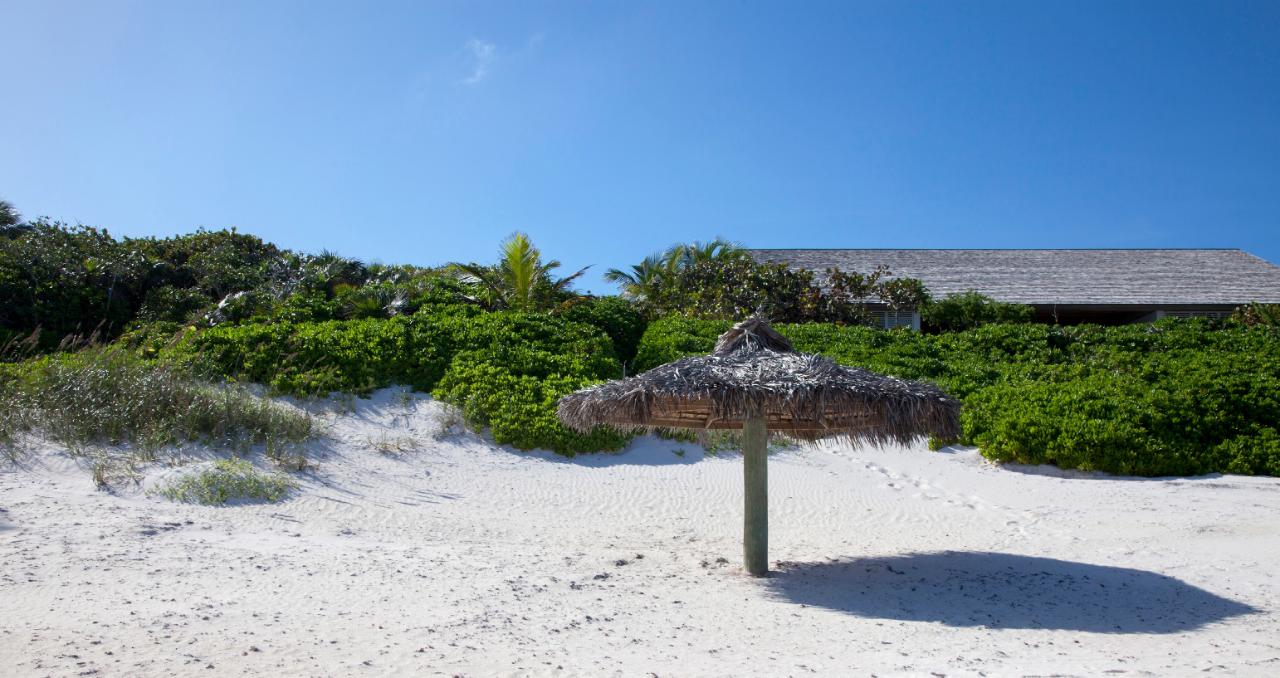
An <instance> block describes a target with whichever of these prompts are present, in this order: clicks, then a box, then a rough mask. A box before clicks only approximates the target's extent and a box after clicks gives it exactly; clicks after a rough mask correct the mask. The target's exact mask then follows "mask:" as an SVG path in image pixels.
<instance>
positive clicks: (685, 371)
mask: <svg viewBox="0 0 1280 678" xmlns="http://www.w3.org/2000/svg"><path fill="white" fill-rule="evenodd" d="M959 413H960V405H959V403H957V402H956V401H955V400H954V399H953V398H951V397H950V396H948V395H947V394H945V393H943V392H942V391H941V390H940V389H938V388H937V387H936V386H932V385H929V384H923V383H920V382H914V381H906V380H903V379H895V378H893V377H886V376H883V375H880V374H876V373H874V372H870V371H868V370H863V369H858V368H852V367H844V366H841V365H837V364H836V363H835V362H834V361H832V360H830V359H828V358H824V357H822V356H819V355H810V354H805V353H796V352H795V350H794V349H792V348H791V343H790V342H788V341H787V339H786V337H783V336H782V335H781V334H778V333H777V332H776V331H775V330H774V329H773V328H771V327H769V324H768V323H767V322H765V321H764V320H763V319H761V318H751V319H748V320H744V321H743V322H740V323H738V324H737V325H735V326H734V327H733V329H731V330H729V331H728V332H726V333H724V334H723V335H721V337H720V339H719V341H717V342H716V348H715V351H714V352H713V353H712V354H711V355H708V356H698V357H694V358H684V359H682V360H677V361H675V362H671V363H667V364H666V365H662V366H659V367H655V368H653V369H652V370H649V371H648V372H645V373H643V374H639V375H637V376H634V377H628V378H625V379H618V380H615V381H610V382H607V383H604V384H600V385H599V386H593V387H591V388H587V389H583V390H581V391H578V392H576V393H572V394H569V395H567V396H565V397H564V398H561V399H560V404H559V409H558V411H557V414H558V416H559V418H560V421H561V422H562V423H563V424H564V425H565V426H568V427H569V428H572V429H575V430H578V431H583V432H585V431H589V430H591V429H592V428H595V427H596V426H613V427H615V428H619V429H624V430H625V429H733V430H738V429H741V430H742V452H743V466H744V478H745V482H746V489H745V493H744V495H745V517H744V535H743V551H744V556H745V561H746V568H747V571H748V572H750V573H751V574H753V575H756V576H764V575H766V574H768V571H769V565H768V555H767V553H768V541H769V523H768V474H767V466H766V447H767V438H768V435H769V433H771V432H772V433H782V434H786V435H789V436H793V437H797V438H805V439H809V440H815V439H818V438H828V437H844V438H849V439H852V440H855V441H863V442H870V443H872V444H875V445H882V444H885V443H909V442H912V441H914V440H917V439H919V438H921V437H924V436H928V435H934V436H938V437H939V438H944V439H950V438H955V437H956V436H957V435H958V434H959V431H960V423H959Z"/></svg>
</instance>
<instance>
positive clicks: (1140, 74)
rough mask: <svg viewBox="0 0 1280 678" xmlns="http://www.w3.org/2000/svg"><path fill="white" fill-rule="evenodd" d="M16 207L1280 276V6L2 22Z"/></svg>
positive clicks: (263, 14)
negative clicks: (1012, 252) (1194, 266)
mask: <svg viewBox="0 0 1280 678" xmlns="http://www.w3.org/2000/svg"><path fill="white" fill-rule="evenodd" d="M0 26H4V30H3V33H4V35H5V43H6V48H5V57H4V58H3V59H0V83H3V91H4V99H5V101H6V105H4V106H3V107H0V153H2V154H3V158H4V162H3V163H0V197H2V198H4V199H7V200H9V201H11V202H13V203H15V204H16V205H17V206H18V208H19V209H20V210H21V211H22V212H23V213H24V214H25V215H27V216H28V217H34V216H41V215H45V216H49V217H52V218H55V219H61V220H64V221H69V222H76V221H79V222H83V223H87V224H93V225H98V226H103V227H106V228H108V229H110V230H111V231H112V232H113V233H116V234H122V235H169V234H173V233H179V232H187V231H191V230H194V229H195V228H196V227H198V226H205V227H210V228H218V227H223V226H232V225H234V226H237V227H239V228H240V229H241V230H242V231H247V232H251V233H254V234H258V235H261V236H262V237H264V238H267V239H269V240H272V241H275V242H277V243H280V244H282V245H284V246H287V247H291V248H295V249H300V250H305V251H319V250H321V249H329V250H334V251H337V252H340V253H343V254H347V255H351V256H356V257H360V258H362V259H366V260H370V261H384V262H410V263H417V264H424V265H429V264H436V263H443V262H446V261H450V260H459V259H460V260H480V261H488V260H491V259H492V258H493V256H494V254H493V253H494V250H495V249H496V246H497V243H498V242H499V241H500V240H501V239H502V238H503V237H505V236H506V235H508V234H509V233H511V232H512V231H514V230H516V229H520V230H524V231H527V232H528V233H530V234H531V235H532V236H533V238H534V240H535V242H536V243H538V244H539V245H540V246H541V247H542V249H543V251H544V253H545V254H547V255H549V256H552V257H555V258H558V259H560V260H562V261H563V262H564V263H565V266H566V268H570V267H573V268H576V267H580V266H585V265H587V264H595V268H594V269H593V271H592V272H591V273H590V274H589V280H588V281H587V282H586V284H585V285H584V287H586V288H588V289H592V290H595V291H600V292H603V291H607V290H608V289H609V288H608V286H606V285H605V284H604V283H602V282H600V281H599V273H600V272H603V270H604V269H605V268H607V267H609V266H622V265H624V264H628V263H632V262H634V261H637V260H639V259H640V258H641V257H643V255H644V254H646V253H648V252H650V251H654V250H658V249H661V248H663V247H665V246H667V245H669V244H671V243H674V242H677V241H682V240H692V239H707V238H711V237H714V236H717V235H721V236H724V237H726V238H730V239H732V240H737V241H740V242H742V243H744V244H746V245H749V246H753V247H1197V246H1218V247H1242V248H1245V249H1248V250H1250V251H1252V252H1254V253H1256V254H1259V255H1261V256H1263V257H1265V258H1267V259H1270V260H1271V261H1273V262H1280V3H1275V2H1257V3H1253V2H1228V3H1217V2H1202V3H1177V2H1155V3H1124V2H1102V3H1089V2H1063V3H1056V2H1008V3H988V2H976V3H974V2H969V3H962V2H938V3H912V2H875V3H858V2H851V1H848V2H836V3H830V4H822V3H818V2H804V3H776V4H767V3H764V2H724V3H719V2H697V3H689V2H674V3H642V2H626V3H623V2H596V3H559V2H547V3H533V2H510V3H473V2H466V3H462V2H457V3H452V2H450V3H445V2H437V3H426V2H409V3H403V4H395V3H367V6H366V3H356V2H346V3H332V4H324V3H318V2H297V3H285V2H261V1H259V2H245V3H237V2H128V3H117V2H87V3H70V2H58V1H49V0H44V1H41V2H32V3H27V2H15V1H14V0H3V2H0Z"/></svg>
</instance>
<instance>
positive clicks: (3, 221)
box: [0, 200, 22, 228]
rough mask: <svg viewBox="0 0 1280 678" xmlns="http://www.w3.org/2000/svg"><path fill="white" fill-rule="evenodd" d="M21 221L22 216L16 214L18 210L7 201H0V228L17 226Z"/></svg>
mask: <svg viewBox="0 0 1280 678" xmlns="http://www.w3.org/2000/svg"><path fill="white" fill-rule="evenodd" d="M20 221H22V215H21V214H18V209H17V208H16V207H14V206H13V203H11V202H9V201H8V200H0V228H2V227H5V226H17V225H18V222H20Z"/></svg>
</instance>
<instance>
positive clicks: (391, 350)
mask: <svg viewBox="0 0 1280 678" xmlns="http://www.w3.org/2000/svg"><path fill="white" fill-rule="evenodd" d="M451 352H452V341H451V333H450V332H449V331H448V330H447V329H446V328H444V327H442V326H441V325H440V324H437V323H434V322H431V321H430V319H427V318H422V319H419V318H416V317H415V318H405V317H397V318H391V319H386V320H380V319H367V320H352V321H341V320H333V321H328V322H320V323H275V324H249V325H235V326H225V327H214V328H210V329H207V330H204V331H201V332H198V333H195V334H193V335H192V336H190V337H189V338H187V339H186V340H185V341H183V342H181V343H180V344H178V345H177V346H175V347H174V348H173V349H172V351H171V354H172V355H174V356H176V357H178V358H180V359H182V360H184V361H188V362H190V363H192V364H193V365H195V366H196V367H197V369H198V370H200V371H201V372H202V373H205V374H210V375H221V376H226V377H232V378H235V379H238V380H241V381H249V382H257V383H261V384H266V385H267V386H268V387H269V388H270V389H271V391H272V392H273V393H287V394H292V395H303V396H314V395H325V394H327V393H330V392H333V391H343V392H348V393H368V392H370V391H372V390H374V389H376V388H380V387H383V386H388V385H390V384H392V383H400V384H405V385H408V386H412V387H414V388H416V389H419V390H429V389H430V388H431V387H432V386H434V385H435V383H436V381H438V380H439V379H440V375H441V374H443V373H444V368H445V367H446V366H447V365H448V360H449V356H450V353H451Z"/></svg>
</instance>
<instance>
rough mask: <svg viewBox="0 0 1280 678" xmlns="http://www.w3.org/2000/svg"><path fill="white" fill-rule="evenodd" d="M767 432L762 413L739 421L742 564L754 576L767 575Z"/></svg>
mask: <svg viewBox="0 0 1280 678" xmlns="http://www.w3.org/2000/svg"><path fill="white" fill-rule="evenodd" d="M768 455H769V433H768V431H767V430H766V428H765V423H764V417H748V418H747V420H746V421H744V422H743V423H742V468H743V482H744V488H743V493H742V494H743V498H744V501H743V503H744V506H743V514H742V515H743V531H742V553H743V564H744V565H745V566H746V568H747V572H749V573H751V574H752V575H753V576H756V577H767V576H768V575H769V466H768V462H769V456H768Z"/></svg>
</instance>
